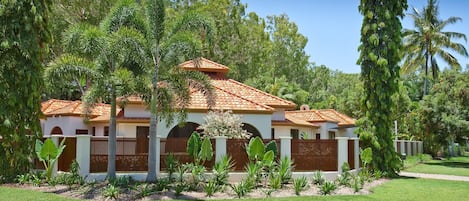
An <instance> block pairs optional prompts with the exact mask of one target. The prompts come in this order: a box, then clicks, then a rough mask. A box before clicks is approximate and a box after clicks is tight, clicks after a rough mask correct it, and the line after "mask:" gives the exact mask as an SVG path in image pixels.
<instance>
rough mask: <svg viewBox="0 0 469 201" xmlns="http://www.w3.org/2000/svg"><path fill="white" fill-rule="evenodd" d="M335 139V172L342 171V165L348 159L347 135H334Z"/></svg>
mask: <svg viewBox="0 0 469 201" xmlns="http://www.w3.org/2000/svg"><path fill="white" fill-rule="evenodd" d="M335 139H336V140H337V172H339V174H340V173H342V168H341V167H342V165H343V164H344V163H346V162H347V161H348V142H347V141H348V139H349V138H348V137H336V138H335Z"/></svg>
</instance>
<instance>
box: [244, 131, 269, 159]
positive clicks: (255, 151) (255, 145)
mask: <svg viewBox="0 0 469 201" xmlns="http://www.w3.org/2000/svg"><path fill="white" fill-rule="evenodd" d="M246 153H247V154H248V157H249V159H250V160H252V161H262V160H263V158H264V154H265V147H264V143H263V142H262V139H261V138H260V137H255V138H251V140H250V141H249V144H248V146H246Z"/></svg>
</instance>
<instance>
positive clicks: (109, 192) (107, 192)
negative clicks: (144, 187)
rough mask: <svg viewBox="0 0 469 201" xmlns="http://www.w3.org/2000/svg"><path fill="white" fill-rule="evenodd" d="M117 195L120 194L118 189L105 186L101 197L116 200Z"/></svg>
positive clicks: (110, 185) (112, 186)
mask: <svg viewBox="0 0 469 201" xmlns="http://www.w3.org/2000/svg"><path fill="white" fill-rule="evenodd" d="M119 194H120V189H119V187H117V186H114V185H112V184H109V185H108V186H106V187H105V188H104V189H103V191H102V195H103V197H105V198H108V199H114V200H117V198H118V197H119Z"/></svg>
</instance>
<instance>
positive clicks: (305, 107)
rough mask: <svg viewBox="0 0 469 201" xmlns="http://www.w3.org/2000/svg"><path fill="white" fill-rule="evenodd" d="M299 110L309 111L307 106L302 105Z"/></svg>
mask: <svg viewBox="0 0 469 201" xmlns="http://www.w3.org/2000/svg"><path fill="white" fill-rule="evenodd" d="M300 110H302V111H303V110H309V105H306V104H303V105H301V106H300Z"/></svg>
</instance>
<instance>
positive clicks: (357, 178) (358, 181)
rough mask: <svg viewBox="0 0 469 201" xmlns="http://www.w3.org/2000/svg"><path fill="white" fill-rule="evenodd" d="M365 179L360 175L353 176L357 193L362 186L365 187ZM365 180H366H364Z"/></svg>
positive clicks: (353, 185) (354, 188) (353, 183)
mask: <svg viewBox="0 0 469 201" xmlns="http://www.w3.org/2000/svg"><path fill="white" fill-rule="evenodd" d="M362 181H363V179H362V178H361V177H360V176H358V175H357V176H354V177H353V178H352V188H353V191H354V192H355V193H357V192H358V191H360V190H361V189H362V188H363V183H362ZM363 182H364V181H363Z"/></svg>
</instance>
